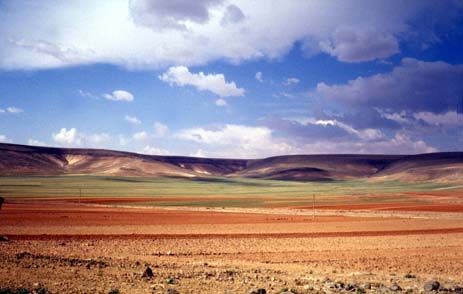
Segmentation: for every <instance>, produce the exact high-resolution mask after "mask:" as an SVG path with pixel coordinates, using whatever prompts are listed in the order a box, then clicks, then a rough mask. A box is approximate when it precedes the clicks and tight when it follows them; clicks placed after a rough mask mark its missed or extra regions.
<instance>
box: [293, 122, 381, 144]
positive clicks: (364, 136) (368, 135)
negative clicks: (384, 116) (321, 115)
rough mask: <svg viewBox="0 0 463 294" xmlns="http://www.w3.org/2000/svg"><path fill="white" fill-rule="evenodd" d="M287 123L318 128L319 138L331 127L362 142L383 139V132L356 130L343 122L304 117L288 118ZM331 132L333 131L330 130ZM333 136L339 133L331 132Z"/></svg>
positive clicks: (325, 134) (377, 130)
mask: <svg viewBox="0 0 463 294" xmlns="http://www.w3.org/2000/svg"><path fill="white" fill-rule="evenodd" d="M287 120H288V121H289V122H292V123H299V124H301V125H303V126H309V125H313V126H318V127H320V128H319V131H320V133H319V134H320V135H321V136H327V133H326V131H327V129H332V127H335V128H339V129H341V130H343V131H344V132H346V133H347V134H349V135H353V136H355V137H356V138H358V139H361V140H364V141H373V140H379V139H382V138H384V136H385V135H384V134H383V132H381V130H379V129H372V128H365V129H356V128H354V127H353V126H351V125H348V124H346V123H344V122H341V121H338V120H336V119H315V118H312V117H305V118H288V119H287ZM330 131H331V132H333V130H330ZM333 134H335V136H339V135H340V133H339V132H333Z"/></svg>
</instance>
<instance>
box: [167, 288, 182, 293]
mask: <svg viewBox="0 0 463 294" xmlns="http://www.w3.org/2000/svg"><path fill="white" fill-rule="evenodd" d="M179 293H180V292H178V291H177V290H175V289H172V288H170V289H167V294H179Z"/></svg>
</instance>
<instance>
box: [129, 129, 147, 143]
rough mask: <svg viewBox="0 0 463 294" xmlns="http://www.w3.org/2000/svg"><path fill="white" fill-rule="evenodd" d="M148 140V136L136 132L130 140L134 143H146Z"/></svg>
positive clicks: (145, 133) (142, 132)
mask: <svg viewBox="0 0 463 294" xmlns="http://www.w3.org/2000/svg"><path fill="white" fill-rule="evenodd" d="M149 138H150V135H149V134H148V133H147V132H145V131H141V132H137V133H135V134H133V135H132V139H134V140H135V141H146V140H148V139H149Z"/></svg>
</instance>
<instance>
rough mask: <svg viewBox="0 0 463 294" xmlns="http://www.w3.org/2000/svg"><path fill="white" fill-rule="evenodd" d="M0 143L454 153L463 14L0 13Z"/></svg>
mask: <svg viewBox="0 0 463 294" xmlns="http://www.w3.org/2000/svg"><path fill="white" fill-rule="evenodd" d="M0 142H6V143H15V144H27V145H36V146H57V147H75V148H104V149H114V150H124V151H131V152H138V153H145V154H158V155H186V156H198V157H216V158H262V157H268V156H277V155H286V154H321V153H323V154H326V153H337V154H339V153H343V154H344V153H349V154H352V153H355V154H357V153H362V154H380V153H381V154H416V153H428V152H439V151H463V147H462V146H463V1H462V0H448V1H446V0H442V1H434V0H433V1H428V0H410V1H399V0H383V1H380V0H373V1H372V0H355V1H354V0H346V1H334V0H327V1H326V0H323V1H322V0H320V1H315V0H314V1H310V0H308V1H303V0H279V1H278V0H275V1H273V0H253V1H249V0H248V1H244V0H236V1H235V0H230V1H227V0H196V1H189V0H171V1H162V0H106V1H105V0H102V1H90V0H79V1H76V0H68V1H58V0H43V1H33V0H21V1H16V0H0Z"/></svg>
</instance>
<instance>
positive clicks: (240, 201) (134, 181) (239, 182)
mask: <svg viewBox="0 0 463 294" xmlns="http://www.w3.org/2000/svg"><path fill="white" fill-rule="evenodd" d="M461 188H463V187H462V186H446V185H442V184H435V183H404V182H397V181H393V182H376V183H373V182H367V181H362V180H354V181H335V182H305V183H304V182H295V181H275V180H262V179H249V178H207V179H179V178H128V177H104V176H53V177H37V176H31V177H0V195H2V196H3V197H5V198H7V199H12V200H13V199H27V198H45V199H47V198H49V199H51V198H63V199H66V198H78V197H82V198H105V197H111V198H118V197H119V198H130V197H133V198H152V199H153V202H152V201H150V199H147V200H146V201H144V202H132V203H130V202H129V203H125V205H143V206H149V205H157V206H205V207H261V206H285V205H311V204H312V199H313V195H315V199H316V200H315V201H316V204H318V205H322V204H329V203H348V202H350V201H352V197H350V198H349V199H350V200H349V199H343V198H347V197H343V196H356V197H355V201H356V202H358V201H360V202H383V201H401V200H409V199H406V197H404V196H403V195H397V194H396V193H399V192H423V191H434V190H455V189H461ZM173 197H175V198H180V199H176V200H175V201H173V200H172V199H169V198H173ZM182 198H184V199H182ZM191 198H201V199H196V200H191ZM217 198H219V199H217ZM154 201H155V202H154Z"/></svg>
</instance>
